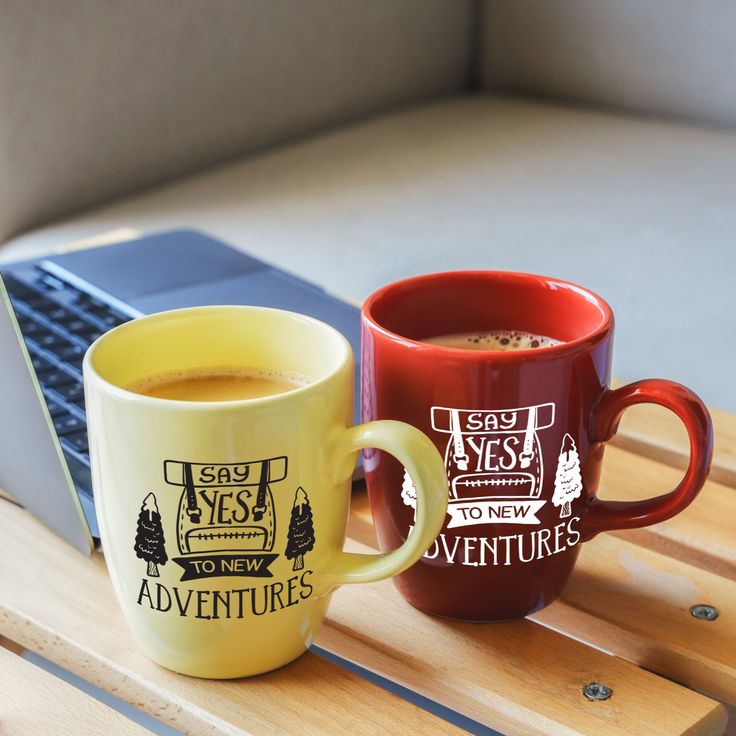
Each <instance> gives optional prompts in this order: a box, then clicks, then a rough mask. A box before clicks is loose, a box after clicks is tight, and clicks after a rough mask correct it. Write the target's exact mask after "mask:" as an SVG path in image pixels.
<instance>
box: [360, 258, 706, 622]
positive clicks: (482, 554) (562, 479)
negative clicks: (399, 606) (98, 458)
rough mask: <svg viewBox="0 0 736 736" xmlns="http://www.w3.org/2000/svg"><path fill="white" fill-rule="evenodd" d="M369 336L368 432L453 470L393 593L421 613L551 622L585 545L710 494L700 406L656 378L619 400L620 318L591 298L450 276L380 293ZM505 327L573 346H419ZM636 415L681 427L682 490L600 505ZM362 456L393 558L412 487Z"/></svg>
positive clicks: (374, 457)
mask: <svg viewBox="0 0 736 736" xmlns="http://www.w3.org/2000/svg"><path fill="white" fill-rule="evenodd" d="M362 322H363V326H362V330H363V348H362V353H363V355H362V368H363V382H362V394H363V399H362V403H363V419H364V420H365V421H375V420H383V419H394V420H400V421H403V422H409V423H410V424H413V425H414V426H415V427H417V428H419V429H420V430H422V431H423V432H425V433H426V434H427V435H428V436H429V437H430V438H431V439H432V440H433V441H434V443H435V446H436V447H437V449H438V450H439V451H440V452H442V454H443V455H444V458H445V465H446V470H447V475H448V480H449V486H450V497H449V505H448V513H447V519H446V523H445V525H444V527H443V529H442V532H441V533H440V535H439V536H438V538H437V539H436V540H435V542H434V544H433V545H432V546H431V547H430V549H429V550H428V551H427V552H426V553H425V554H424V556H423V557H422V559H421V560H420V561H419V562H417V563H416V564H415V565H414V566H412V567H411V568H410V569H409V570H407V571H406V572H404V573H402V574H401V575H399V576H398V577H397V578H396V579H395V582H396V585H397V586H398V588H399V590H400V591H401V593H402V594H403V595H404V596H405V598H406V599H407V600H408V601H409V602H410V603H412V604H413V605H414V606H416V607H418V608H420V609H422V610H424V611H427V612H430V613H435V614H440V615H443V616H448V617H452V618H459V619H465V620H474V621H498V620H505V619H513V618H518V617H521V616H525V615H527V614H529V613H531V612H533V611H536V610H539V609H540V608H543V607H544V606H546V605H547V604H549V603H551V602H552V601H553V600H555V598H556V597H557V596H558V595H559V594H560V592H561V590H562V588H563V586H564V585H565V583H566V581H567V579H568V578H569V576H570V573H571V572H572V569H573V566H574V564H575V560H576V558H577V556H578V552H579V549H580V547H579V544H580V542H584V541H586V540H589V539H591V538H592V537H593V536H595V535H596V534H597V533H599V532H602V531H608V530H612V529H631V528H635V527H643V526H647V525H649V524H656V523H658V522H661V521H664V520H665V519H668V518H670V517H671V516H674V515H675V514H677V513H678V512H680V511H682V509H684V508H685V507H686V506H687V505H688V504H689V503H690V502H691V501H692V500H693V499H694V498H695V496H696V494H697V493H698V492H699V491H700V489H701V487H702V486H703V483H704V482H705V478H706V476H707V474H708V470H709V467H710V461H711V457H712V453H713V436H712V427H711V420H710V417H709V415H708V412H707V410H706V409H705V407H704V406H703V403H702V402H701V401H700V399H698V397H697V396H695V394H693V393H692V391H690V390H689V389H687V388H685V387H684V386H681V385H679V384H677V383H673V382H671V381H665V380H659V379H654V380H645V381H638V382H636V383H632V384H630V385H628V386H624V387H622V388H619V389H616V390H611V389H610V388H609V386H610V371H611V351H612V346H613V315H612V313H611V310H610V308H609V306H608V305H607V304H606V303H605V302H604V301H603V300H602V299H601V298H600V297H598V296H596V295H595V294H593V293H592V292H590V291H588V290H587V289H583V288H581V287H579V286H575V285H574V284H570V283H567V282H565V281H560V280H559V279H553V278H547V277H544V276H533V275H530V274H521V273H500V272H485V271H468V272H455V273H439V274H433V275H427V276H420V277H416V278H410V279H406V280H404V281H399V282H397V283H394V284H391V285H389V286H386V287H384V288H382V289H379V290H378V291H377V292H375V293H374V294H373V295H372V296H371V297H369V298H368V300H367V301H366V303H365V305H364V308H363V315H362ZM508 329H512V330H517V331H518V330H522V331H524V332H527V333H532V334H535V335H544V336H548V337H552V338H555V339H556V340H559V341H561V342H560V344H558V345H553V346H549V347H538V348H536V349H529V350H515V351H504V352H489V351H474V350H467V349H456V348H450V347H439V346H437V345H432V344H428V343H426V342H423V340H424V339H426V338H430V337H436V336H440V335H450V334H457V333H471V332H472V333H475V332H481V333H482V332H488V331H492V330H508ZM639 403H654V404H660V405H662V406H664V407H666V408H668V409H670V410H671V411H673V412H674V413H675V414H676V415H677V416H678V417H679V418H680V419H681V420H682V422H683V424H684V425H685V428H686V429H687V432H688V435H689V439H690V460H689V465H688V468H687V470H686V472H685V476H684V478H683V480H682V482H681V483H680V484H679V486H678V487H677V488H676V489H675V490H674V491H672V492H671V493H668V494H665V495H662V496H658V497H656V498H650V499H647V500H642V501H632V502H624V501H604V500H601V499H599V498H597V497H596V495H595V494H596V490H597V488H598V481H599V476H600V472H601V461H602V459H603V450H604V446H605V443H606V442H607V441H608V440H610V439H611V437H612V436H613V434H614V433H615V432H616V429H617V426H618V421H619V418H620V417H621V414H622V413H623V411H624V410H625V409H626V408H627V407H628V406H631V405H632V404H639ZM365 455H366V457H365V469H366V478H367V483H368V493H369V497H370V504H371V508H372V511H373V518H374V522H375V524H376V529H377V532H378V538H379V542H380V546H381V548H382V549H384V550H391V549H394V548H395V547H397V546H398V545H400V544H402V543H403V542H404V540H405V539H406V538H407V535H408V533H409V530H410V529H411V528H412V527H413V525H414V523H415V510H416V509H415V495H416V494H415V486H416V483H412V481H413V480H414V477H413V475H412V471H411V470H409V471H408V473H405V472H404V470H403V469H402V467H401V466H400V464H399V463H397V462H396V461H395V460H394V459H393V458H390V457H388V456H387V455H385V453H382V452H380V451H368V452H366V453H365ZM416 518H418V517H416Z"/></svg>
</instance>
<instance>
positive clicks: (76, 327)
mask: <svg viewBox="0 0 736 736" xmlns="http://www.w3.org/2000/svg"><path fill="white" fill-rule="evenodd" d="M64 327H66V329H67V330H71V331H72V332H74V333H78V332H84V331H85V330H88V329H89V328H90V324H89V322H85V321H84V320H83V319H79V318H78V317H75V318H74V319H72V320H69V322H66V323H65V324H64Z"/></svg>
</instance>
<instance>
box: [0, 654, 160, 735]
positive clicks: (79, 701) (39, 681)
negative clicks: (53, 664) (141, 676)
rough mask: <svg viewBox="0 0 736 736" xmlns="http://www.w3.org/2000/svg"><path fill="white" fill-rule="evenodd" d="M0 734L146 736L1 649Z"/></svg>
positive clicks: (44, 673)
mask: <svg viewBox="0 0 736 736" xmlns="http://www.w3.org/2000/svg"><path fill="white" fill-rule="evenodd" d="M0 693H2V698H1V699H0V733H3V734H8V736H11V734H12V736H39V734H54V736H99V734H101V733H104V734H105V735H106V736H143V735H144V734H150V732H149V731H147V730H146V729H145V728H142V727H141V726H138V725H137V724H135V723H133V721H131V720H128V719H127V718H125V717H124V716H122V715H120V713H117V712H116V711H114V710H112V709H111V708H108V707H107V706H106V705H104V704H103V703H100V702H99V701H98V700H95V699H94V698H92V697H90V696H89V695H87V694H85V693H83V692H82V691H81V690H77V689H76V688H75V687H72V686H71V685H69V684H68V683H66V682H64V681H63V680H60V679H59V678H57V677H54V676H53V675H51V674H49V673H48V672H45V671H44V670H42V669H41V668H40V667H36V665H33V664H31V663H30V662H26V661H25V660H24V659H21V658H20V657H18V656H16V655H15V654H12V653H11V652H9V651H8V650H6V649H0Z"/></svg>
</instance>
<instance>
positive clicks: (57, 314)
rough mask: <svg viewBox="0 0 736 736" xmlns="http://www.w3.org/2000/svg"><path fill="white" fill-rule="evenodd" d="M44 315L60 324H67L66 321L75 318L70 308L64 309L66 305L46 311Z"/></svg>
mask: <svg viewBox="0 0 736 736" xmlns="http://www.w3.org/2000/svg"><path fill="white" fill-rule="evenodd" d="M43 316H44V317H46V319H50V320H51V321H52V322H58V323H59V324H65V323H66V322H69V321H70V320H73V319H74V317H75V315H74V313H73V312H70V311H69V310H68V309H64V307H54V309H50V310H49V311H48V312H44V313H43Z"/></svg>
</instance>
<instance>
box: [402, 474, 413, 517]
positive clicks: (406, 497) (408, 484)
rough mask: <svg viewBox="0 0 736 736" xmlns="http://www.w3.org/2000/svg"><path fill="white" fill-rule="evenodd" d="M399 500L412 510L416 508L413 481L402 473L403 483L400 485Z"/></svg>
mask: <svg viewBox="0 0 736 736" xmlns="http://www.w3.org/2000/svg"><path fill="white" fill-rule="evenodd" d="M401 498H402V499H403V501H404V503H405V504H406V505H407V506H411V507H412V508H413V509H416V507H417V489H416V488H414V481H412V479H411V476H410V475H409V473H407V472H406V470H405V471H404V481H403V483H402V484H401Z"/></svg>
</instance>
